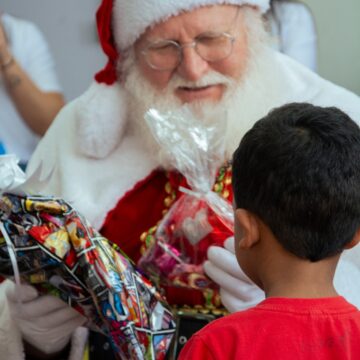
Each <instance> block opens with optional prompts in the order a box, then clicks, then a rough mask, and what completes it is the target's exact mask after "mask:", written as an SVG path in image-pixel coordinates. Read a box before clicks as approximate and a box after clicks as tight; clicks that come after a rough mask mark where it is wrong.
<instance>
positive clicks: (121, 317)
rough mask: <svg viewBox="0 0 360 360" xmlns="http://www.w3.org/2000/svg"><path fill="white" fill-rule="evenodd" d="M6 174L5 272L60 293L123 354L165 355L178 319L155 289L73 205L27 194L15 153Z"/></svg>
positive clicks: (1, 246) (5, 163)
mask: <svg viewBox="0 0 360 360" xmlns="http://www.w3.org/2000/svg"><path fill="white" fill-rule="evenodd" d="M1 175H2V177H1V179H5V180H6V181H3V182H2V184H0V186H1V188H2V190H4V189H7V191H10V192H8V193H4V194H3V195H2V196H1V198H0V230H1V234H2V236H1V238H0V274H1V275H2V276H4V277H7V278H12V277H13V274H15V278H16V281H17V282H19V281H21V282H26V283H29V284H32V285H34V286H36V287H37V289H38V290H39V291H40V292H42V293H51V294H53V295H56V296H59V297H60V298H61V299H63V300H64V301H66V302H67V303H68V304H69V305H70V306H73V307H74V308H75V309H76V310H78V311H79V312H80V313H82V314H83V315H84V316H86V317H87V319H88V326H89V327H91V328H93V329H94V330H97V331H100V332H102V333H103V334H105V335H108V336H109V337H110V339H111V342H112V345H113V347H114V350H115V353H116V354H117V356H118V357H119V358H121V359H136V360H138V359H139V360H140V359H164V358H165V355H166V352H167V349H168V348H169V346H170V342H171V340H172V337H173V335H174V333H175V323H174V320H173V316H172V313H171V311H170V309H169V308H168V307H167V305H166V303H165V301H164V299H163V298H162V297H161V296H160V294H159V293H158V292H157V290H156V289H155V287H154V286H153V285H152V284H151V283H150V282H149V281H148V280H147V279H146V278H145V277H144V276H143V275H142V274H140V273H139V272H138V271H137V270H136V269H135V267H134V266H133V264H132V263H131V261H130V260H129V259H128V258H127V257H126V256H125V255H124V254H122V253H121V251H120V250H119V249H118V248H117V246H115V245H114V244H111V243H110V242H109V241H108V240H107V239H105V238H104V237H102V236H101V235H100V234H99V233H98V232H97V231H96V230H94V229H93V228H92V227H91V226H90V225H89V224H88V223H87V221H86V220H85V219H84V217H83V216H82V215H81V214H79V213H78V212H77V211H76V210H74V209H73V208H72V207H71V205H70V204H69V203H67V202H66V201H64V200H62V199H59V198H54V197H46V196H28V195H26V194H25V193H24V191H23V190H22V187H21V183H22V181H23V179H22V176H23V174H21V173H20V172H18V169H17V168H16V166H15V165H14V158H9V157H6V158H2V159H0V176H1ZM29 183H30V184H31V180H30V181H28V182H27V186H29ZM23 188H26V186H23Z"/></svg>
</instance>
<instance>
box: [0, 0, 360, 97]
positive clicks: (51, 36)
mask: <svg viewBox="0 0 360 360" xmlns="http://www.w3.org/2000/svg"><path fill="white" fill-rule="evenodd" d="M127 1H131V0H127ZM159 1H166V0H159ZM304 2H305V3H306V4H308V5H309V7H310V8H311V10H312V12H313V14H314V16H315V19H316V23H317V28H318V40H319V66H318V69H319V73H320V75H321V76H323V77H325V78H326V79H329V80H331V81H333V82H335V83H337V84H339V85H342V86H344V87H346V88H348V89H350V90H352V91H354V92H356V93H357V94H359V95H360V0H341V1H339V0H304ZM99 3H100V0H61V1H59V0H1V4H0V10H3V11H6V12H9V13H11V14H13V15H17V16H19V17H23V18H25V19H29V20H31V21H33V22H35V23H36V24H37V25H38V26H39V27H40V28H41V30H42V31H43V32H44V34H45V36H46V38H47V40H48V42H49V44H50V48H51V51H52V53H53V55H54V58H55V61H56V64H57V71H58V75H59V79H60V82H61V84H62V86H63V89H64V92H65V96H66V98H67V99H68V100H71V99H73V98H75V97H76V96H78V95H80V94H81V93H82V92H83V91H84V90H85V89H86V88H87V87H88V86H89V84H90V82H91V80H92V78H93V75H94V74H95V73H96V72H97V71H98V70H100V69H101V68H102V67H103V65H104V64H105V62H106V59H105V56H104V55H103V54H102V52H101V50H100V49H99V45H98V44H97V36H96V29H95V23H94V21H95V20H94V18H95V11H96V8H97V6H98V4H99ZM299 31H301V29H299Z"/></svg>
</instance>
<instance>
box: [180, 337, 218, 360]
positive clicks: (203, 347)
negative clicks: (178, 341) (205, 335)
mask: <svg viewBox="0 0 360 360" xmlns="http://www.w3.org/2000/svg"><path fill="white" fill-rule="evenodd" d="M192 359H194V360H205V359H206V360H215V358H214V357H213V354H212V352H211V351H210V349H209V347H208V346H207V344H206V343H205V341H204V339H202V338H201V337H200V336H198V335H193V336H192V337H191V338H190V340H189V341H188V342H187V343H186V344H185V346H184V347H183V349H182V350H181V352H180V354H179V357H178V360H192Z"/></svg>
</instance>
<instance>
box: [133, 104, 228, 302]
mask: <svg viewBox="0 0 360 360" xmlns="http://www.w3.org/2000/svg"><path fill="white" fill-rule="evenodd" d="M208 115H209V114H207V116H204V118H206V119H207V121H206V123H203V122H202V121H201V120H200V118H201V115H199V114H197V115H195V113H194V112H193V111H191V110H190V108H189V107H187V106H184V107H182V108H181V109H179V110H177V111H175V112H168V113H164V114H163V113H160V112H158V111H157V110H155V109H151V110H149V111H148V113H147V114H146V116H145V119H146V121H147V123H148V125H149V127H150V129H151V131H152V132H153V135H154V136H155V138H156V139H157V141H158V143H159V144H160V145H161V148H162V151H165V152H166V153H167V154H168V156H170V158H171V161H172V164H173V166H174V168H175V169H176V170H177V171H178V172H180V173H181V174H182V175H183V176H184V177H185V178H186V180H187V184H188V187H186V188H185V187H183V188H181V189H180V191H181V192H182V195H181V196H180V198H179V199H178V200H177V201H176V202H175V203H174V204H173V205H172V206H171V208H170V210H169V212H168V213H167V214H166V215H165V217H164V218H163V219H162V221H161V222H160V223H159V224H158V226H157V231H156V233H155V242H154V244H153V245H152V246H151V247H150V248H149V249H148V250H147V252H146V253H145V254H144V255H143V257H142V258H141V259H140V262H139V266H140V267H141V268H142V269H144V270H145V271H146V272H147V274H149V276H150V277H151V278H152V279H153V280H154V281H156V282H157V283H158V284H159V285H161V286H164V285H165V286H166V287H168V286H174V287H184V288H194V289H200V290H203V292H204V295H205V296H207V297H211V293H212V292H213V290H214V289H216V286H215V284H213V283H212V282H211V281H210V280H209V279H208V278H207V277H206V276H205V274H204V272H203V269H202V264H203V262H204V260H206V252H207V249H208V247H209V246H210V245H219V246H222V245H223V242H224V241H225V240H226V238H227V237H228V236H231V235H232V234H233V211H232V207H231V205H230V203H229V202H228V201H226V200H224V199H223V198H222V197H221V196H220V195H219V194H218V193H216V192H214V191H212V189H213V186H214V182H215V177H216V174H217V171H218V170H219V168H220V167H221V165H223V163H224V158H225V155H224V154H225V132H226V126H225V125H224V124H226V119H225V117H226V114H224V113H220V114H219V113H213V114H212V115H211V116H208ZM213 305H214V304H213Z"/></svg>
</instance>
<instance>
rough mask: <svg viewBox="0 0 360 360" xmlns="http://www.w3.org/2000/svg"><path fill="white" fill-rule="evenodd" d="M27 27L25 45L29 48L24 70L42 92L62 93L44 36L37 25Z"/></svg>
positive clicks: (30, 24) (29, 24) (28, 24)
mask: <svg viewBox="0 0 360 360" xmlns="http://www.w3.org/2000/svg"><path fill="white" fill-rule="evenodd" d="M26 25H27V26H26V27H27V30H26V33H24V34H23V36H24V39H23V44H24V45H25V44H26V45H25V46H24V48H25V47H26V48H27V53H26V54H25V55H26V60H25V61H26V66H25V69H24V70H25V71H26V72H27V74H28V75H29V76H30V78H31V79H32V80H33V81H34V83H35V84H36V85H37V86H38V87H39V88H40V89H41V90H42V91H46V92H61V86H60V84H59V81H58V78H57V75H56V71H55V62H54V59H53V57H52V55H51V53H50V50H49V46H48V44H47V42H46V39H45V37H44V35H43V34H42V33H41V31H40V30H39V28H38V27H37V26H36V25H34V24H32V23H27V24H26ZM15 56H16V54H15Z"/></svg>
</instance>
